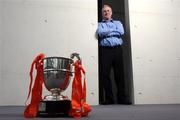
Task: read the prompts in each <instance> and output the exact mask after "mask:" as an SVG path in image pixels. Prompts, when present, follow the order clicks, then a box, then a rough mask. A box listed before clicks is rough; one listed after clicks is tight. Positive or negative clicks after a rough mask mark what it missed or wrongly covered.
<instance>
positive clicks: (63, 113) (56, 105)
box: [38, 100, 71, 117]
mask: <svg viewBox="0 0 180 120" xmlns="http://www.w3.org/2000/svg"><path fill="white" fill-rule="evenodd" d="M70 109H71V101H70V100H59V101H40V104H39V111H38V117H69V111H70Z"/></svg>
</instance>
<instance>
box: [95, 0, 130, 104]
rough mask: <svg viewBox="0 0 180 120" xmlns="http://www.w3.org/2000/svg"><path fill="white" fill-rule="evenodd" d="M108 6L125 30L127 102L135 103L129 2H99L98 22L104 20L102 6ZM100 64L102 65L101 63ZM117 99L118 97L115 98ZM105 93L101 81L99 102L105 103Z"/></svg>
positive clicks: (124, 57)
mask: <svg viewBox="0 0 180 120" xmlns="http://www.w3.org/2000/svg"><path fill="white" fill-rule="evenodd" d="M104 4H108V5H110V6H111V7H112V9H113V19H114V20H120V21H121V22H122V23H123V25H124V29H125V35H124V36H123V40H124V45H123V59H124V80H125V82H126V88H125V91H126V94H127V95H128V96H127V98H126V100H127V102H128V103H133V76H132V58H131V42H130V25H129V9H128V0H98V21H101V20H102V15H101V9H102V5H104ZM99 64H101V63H100V62H99ZM111 77H112V79H114V76H113V71H112V72H111ZM112 84H113V88H114V90H113V92H114V95H116V88H115V83H114V81H112ZM115 99H116V97H115ZM103 100H104V93H103V88H102V86H101V81H99V102H100V104H101V102H103Z"/></svg>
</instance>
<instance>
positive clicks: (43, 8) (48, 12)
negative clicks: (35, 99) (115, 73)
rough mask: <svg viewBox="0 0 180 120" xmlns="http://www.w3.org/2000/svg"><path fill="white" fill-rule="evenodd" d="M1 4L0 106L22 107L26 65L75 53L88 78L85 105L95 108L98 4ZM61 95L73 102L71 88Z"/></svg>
mask: <svg viewBox="0 0 180 120" xmlns="http://www.w3.org/2000/svg"><path fill="white" fill-rule="evenodd" d="M0 5H1V7H0V10H1V11H0V13H1V16H0V20H1V21H0V23H2V24H0V26H1V27H0V33H3V34H2V36H1V38H2V39H0V45H1V49H2V51H3V53H0V56H1V60H0V63H1V64H0V65H1V67H0V68H1V69H2V72H1V73H2V75H3V76H1V78H0V83H1V84H0V86H1V87H0V90H1V91H2V93H1V95H0V97H1V99H0V105H24V103H25V100H26V97H27V93H28V85H29V69H30V65H31V63H32V61H33V59H34V58H35V56H36V55H38V54H39V53H41V52H42V53H45V54H46V56H47V57H48V56H62V57H69V56H70V54H71V53H72V52H78V53H79V54H80V55H81V57H82V61H83V65H84V68H85V69H86V73H87V74H86V75H87V76H86V77H87V102H88V103H89V104H95V105H96V104H98V87H97V86H98V68H97V67H98V62H97V61H98V52H97V51H98V44H97V40H96V38H95V31H96V28H97V1H96V0H76V1H74V0H1V1H0ZM46 94H49V93H48V91H47V90H44V95H46ZM64 94H66V95H68V96H69V97H71V85H70V86H69V87H68V90H67V91H66V92H64Z"/></svg>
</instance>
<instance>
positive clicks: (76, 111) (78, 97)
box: [69, 60, 91, 118]
mask: <svg viewBox="0 0 180 120" xmlns="http://www.w3.org/2000/svg"><path fill="white" fill-rule="evenodd" d="M74 66H75V75H74V79H73V83H72V98H71V99H72V100H71V105H72V108H71V110H70V113H69V114H70V116H73V117H74V118H80V117H82V116H87V115H88V114H89V112H90V111H91V106H90V105H88V104H87V103H86V78H85V70H84V68H83V67H82V65H81V61H80V60H77V61H76V62H75V63H74ZM81 74H83V75H84V82H83V84H84V85H83V86H82V75H81Z"/></svg>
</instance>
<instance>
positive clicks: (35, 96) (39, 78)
mask: <svg viewBox="0 0 180 120" xmlns="http://www.w3.org/2000/svg"><path fill="white" fill-rule="evenodd" d="M44 57H45V55H44V54H43V53H41V54H39V55H38V56H37V57H36V58H35V59H34V61H33V62H32V64H31V69H30V85H29V93H28V97H27V100H26V108H25V111H24V116H25V117H26V118H34V117H36V116H37V113H38V108H39V102H40V101H41V100H42V84H43V82H44V80H43V62H42V60H43V59H44ZM34 67H35V68H36V72H37V73H36V78H35V81H34V86H33V88H32V83H33V70H34ZM31 92H32V94H31ZM30 94H31V102H30V104H28V105H27V101H28V99H29V97H30Z"/></svg>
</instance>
